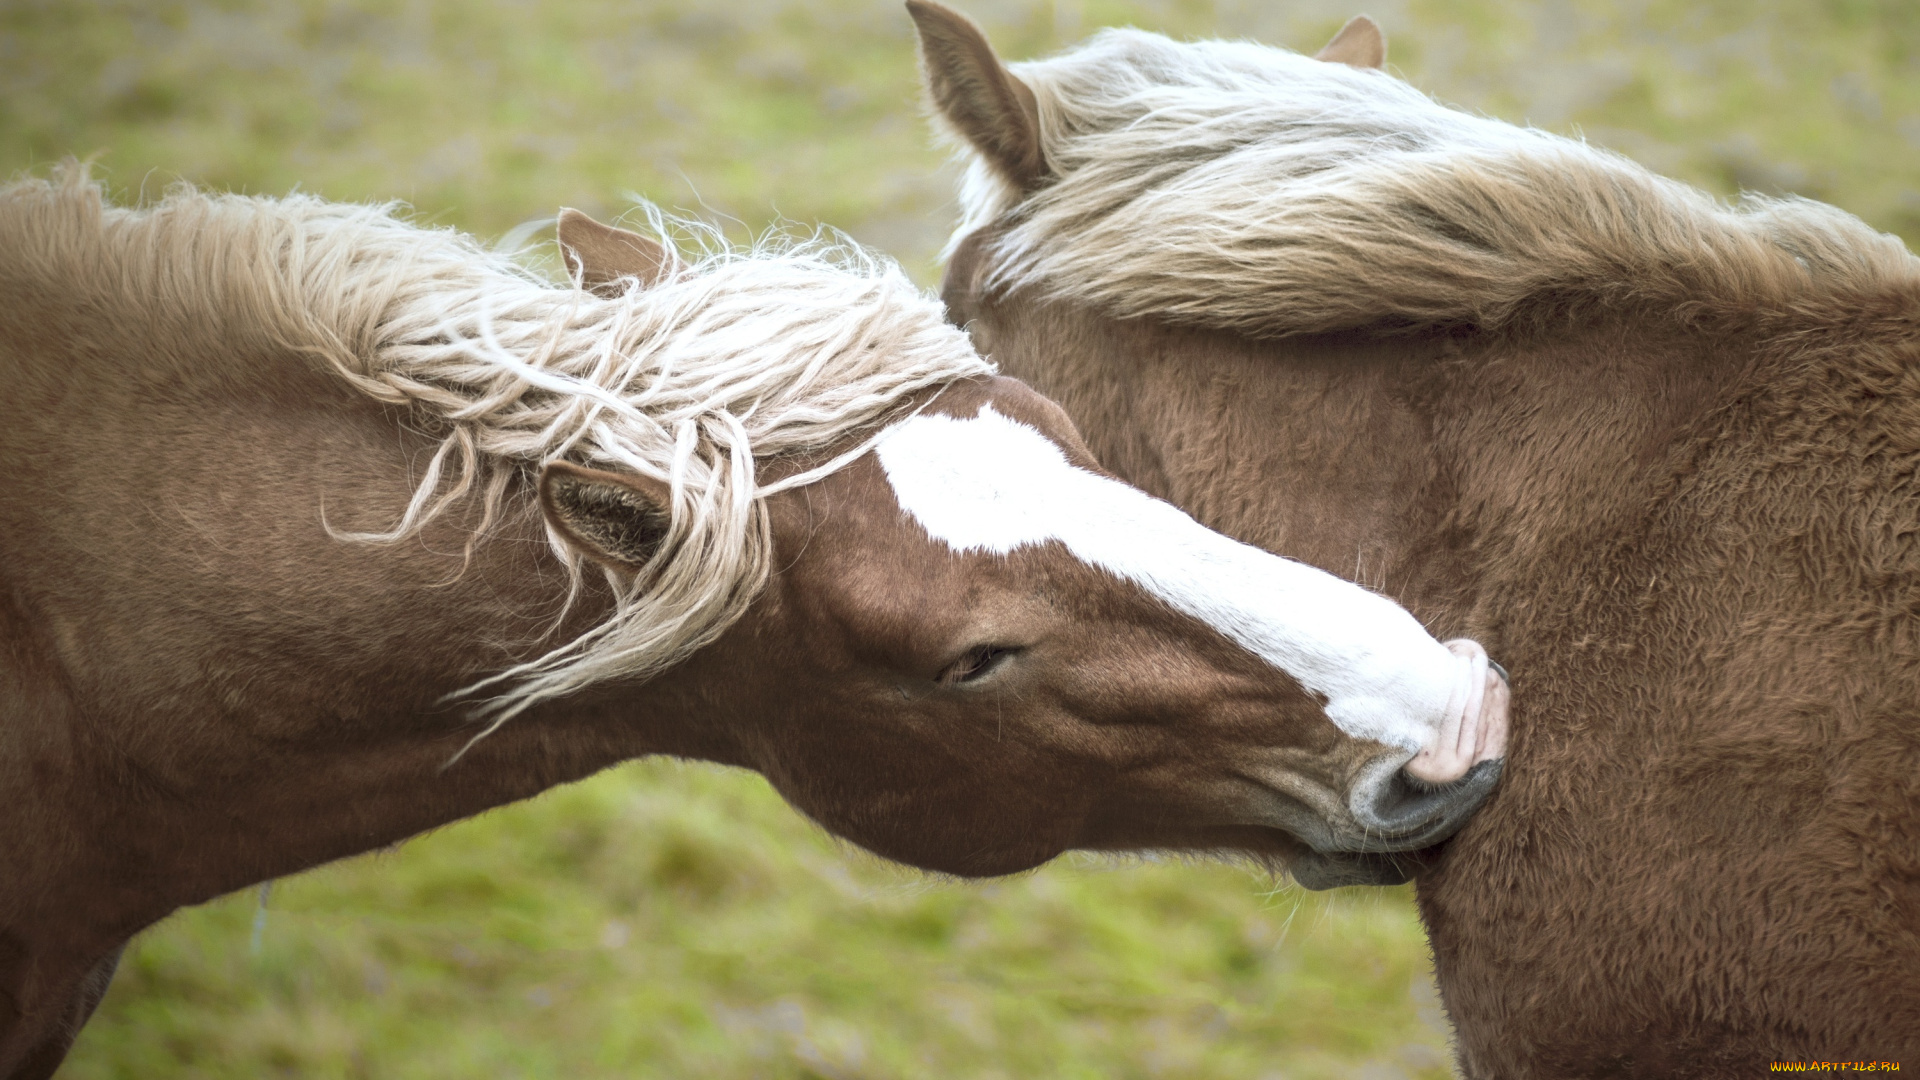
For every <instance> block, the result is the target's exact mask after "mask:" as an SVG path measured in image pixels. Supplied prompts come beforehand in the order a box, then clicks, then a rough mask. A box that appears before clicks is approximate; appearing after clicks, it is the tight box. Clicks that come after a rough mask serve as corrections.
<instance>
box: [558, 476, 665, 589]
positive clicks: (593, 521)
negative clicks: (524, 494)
mask: <svg viewBox="0 0 1920 1080" xmlns="http://www.w3.org/2000/svg"><path fill="white" fill-rule="evenodd" d="M670 498H671V496H670V493H669V491H668V490H667V486H666V485H665V484H662V483H660V482H659V481H657V480H654V479H652V478H650V477H645V476H633V475H628V474H626V473H614V472H605V471H603V470H600V469H589V468H586V467H585V466H581V465H575V464H573V463H572V462H570V461H549V462H547V465H546V467H545V468H543V469H541V470H540V510H541V512H542V513H543V514H544V515H545V516H546V519H547V524H548V526H550V527H551V528H552V529H554V531H556V532H558V533H559V534H560V535H562V536H564V537H566V538H567V542H568V543H570V544H572V545H573V546H574V547H576V548H578V549H579V550H580V551H581V552H583V553H585V554H586V555H587V556H588V557H590V558H592V559H593V560H594V561H595V562H598V563H601V564H603V565H606V566H611V567H613V568H615V569H619V570H632V569H634V568H635V567H638V566H642V565H645V563H646V562H647V560H649V559H651V558H653V556H654V553H655V552H657V551H659V550H660V544H661V542H662V541H664V540H666V538H667V530H668V528H669V527H670V526H671V525H672V523H673V517H672V515H671V513H670V512H669V511H668V510H667V507H668V506H669V505H671V502H670Z"/></svg>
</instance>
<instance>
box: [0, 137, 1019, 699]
mask: <svg viewBox="0 0 1920 1080" xmlns="http://www.w3.org/2000/svg"><path fill="white" fill-rule="evenodd" d="M643 209H644V210H645V212H646V213H647V214H648V215H649V216H650V220H651V222H652V224H653V226H654V229H655V231H656V233H658V234H660V235H661V238H662V239H663V240H667V241H668V242H671V240H670V237H669V236H668V234H669V233H670V232H671V231H673V230H674V229H675V228H676V227H678V228H679V229H680V230H681V231H683V232H684V228H685V226H686V223H684V222H679V223H676V222H670V221H668V220H667V219H665V218H663V217H662V216H661V215H660V214H659V213H658V212H657V211H654V210H653V208H651V207H646V208H643ZM396 215H397V207H396V206H394V205H391V204H389V205H379V206H366V205H349V204H339V203H330V202H326V201H323V200H321V199H317V198H312V197H308V196H298V195H296V196H292V197H288V198H284V199H269V198H254V197H246V196H239V195H209V194H203V193H201V192H198V191H195V190H192V189H190V188H186V187H181V188H177V189H175V190H174V191H172V192H170V193H169V194H168V195H167V196H166V197H165V198H164V199H162V200H160V201H159V202H157V203H155V204H153V205H151V206H147V207H144V208H122V207H115V206H111V205H108V204H107V202H106V200H105V199H104V197H103V196H102V193H101V191H100V188H99V187H98V185H97V184H95V183H93V182H92V181H91V180H90V179H89V178H88V177H87V175H86V170H85V169H84V168H81V167H74V166H68V167H67V168H65V169H63V170H61V172H60V173H59V174H58V175H56V177H55V178H54V179H53V180H52V181H48V180H41V179H27V180H21V181H17V182H14V183H12V184H10V185H7V186H5V187H0V247H4V248H5V249H6V250H7V251H8V253H9V254H8V257H9V259H11V260H18V261H19V262H20V263H21V264H22V265H23V267H24V269H26V270H27V271H29V272H32V273H35V274H37V275H39V277H40V278H41V279H42V280H44V281H47V282H49V283H52V284H53V285H55V286H56V287H60V288H63V289H65V290H67V291H69V292H70V294H71V295H85V296H91V297H95V298H97V299H98V301H99V303H97V304H96V305H94V310H96V311H100V312H107V313H112V314H113V315H114V316H115V317H117V318H120V319H124V320H128V321H137V323H138V324H139V325H141V326H146V327H151V328H153V330H154V334H155V335H156V336H163V335H172V336H174V337H179V336H180V335H191V336H194V337H195V339H196V340H198V341H203V342H204V341H206V340H207V339H208V338H209V337H215V338H217V339H218V340H220V341H223V342H226V343H229V344H233V343H238V342H242V341H244V342H246V343H248V344H264V345H267V346H270V347H273V348H277V349H280V350H284V351H287V352H290V353H295V354H304V355H307V356H310V357H313V358H315V359H317V360H318V361H320V362H323V363H325V364H327V365H329V366H330V367H331V368H332V369H333V370H334V371H336V372H338V373H339V375H340V377H341V378H343V379H345V380H346V381H347V382H348V383H350V384H351V385H352V386H354V387H356V388H358V389H359V390H361V391H362V392H364V393H365V394H366V395H367V396H368V397H370V398H373V399H375V400H378V401H381V402H385V403H387V404H389V405H394V406H399V407H403V408H407V409H410V410H412V411H413V412H414V413H416V414H417V415H418V416H419V418H420V419H421V420H422V421H423V423H424V426H426V427H427V429H428V430H431V431H435V432H438V433H444V438H443V440H442V442H441V444H440V448H439V450H438V452H437V453H436V454H435V455H434V457H433V459H432V463H431V465H430V466H429V467H428V469H427V470H426V472H425V475H424V476H423V478H422V479H421V480H420V483H419V485H418V487H417V489H416V490H415V493H414V496H413V499H412V502H411V504H410V505H409V506H408V508H407V510H406V513H405V515H404V516H403V517H402V518H401V520H400V521H398V522H396V523H395V525H394V527H393V529H392V530H391V531H389V532H385V533H378V534H345V535H344V536H343V538H345V539H352V540H359V541H363V542H376V543H379V542H394V541H398V540H400V539H403V538H406V537H409V536H412V535H414V534H415V533H417V532H418V531H419V530H420V529H421V528H422V527H423V526H424V525H425V524H426V523H427V522H428V521H430V520H432V519H434V518H435V517H436V516H438V515H439V514H441V513H442V512H444V511H446V510H447V509H448V508H449V507H451V506H453V505H454V504H456V503H457V502H459V501H461V500H463V499H465V498H468V497H469V496H472V495H476V494H477V495H479V497H481V498H482V499H483V500H484V507H485V509H484V514H483V521H482V523H481V525H480V526H479V529H478V533H477V534H476V538H477V535H478V534H484V532H485V531H486V530H487V528H488V526H489V524H490V523H491V522H492V521H493V520H495V518H496V516H497V513H498V511H499V510H500V506H501V501H502V499H503V497H504V495H505V493H506V490H507V486H508V484H509V482H510V480H511V479H512V477H513V476H514V474H515V473H521V474H531V473H532V472H534V471H536V470H537V469H538V468H539V466H540V465H541V464H542V463H544V462H547V461H552V460H555V459H559V458H565V459H568V460H571V461H576V462H581V463H584V464H590V465H594V466H598V467H602V468H608V469H613V470H618V471H627V472H632V473H640V474H644V475H647V476H651V477H654V478H655V479H658V480H661V481H664V482H666V483H668V484H670V485H671V487H672V490H673V507H672V527H671V531H670V533H669V535H668V538H667V541H666V543H665V544H663V545H662V548H661V550H660V552H659V554H657V555H656V556H655V558H654V559H653V560H652V562H650V563H649V564H648V565H647V566H646V567H644V568H642V569H641V570H640V572H639V573H638V575H637V576H635V577H633V578H632V579H631V580H624V579H620V580H614V579H611V578H610V580H611V581H612V584H613V585H614V588H615V592H616V596H617V607H616V610H615V612H614V614H613V615H612V616H611V617H610V618H609V619H608V620H606V621H605V622H604V623H602V624H601V625H599V626H597V627H595V628H594V629H592V630H590V631H589V632H587V633H586V634H584V635H582V636H581V637H580V638H578V639H577V640H575V641H573V642H571V643H569V644H567V645H565V646H563V647H561V648H559V649H556V650H554V651H553V652H551V653H549V654H548V655H546V656H543V657H541V658H539V659H537V660H534V661H532V662H530V663H526V664H523V665H520V666H519V667H516V668H513V669H511V670H509V671H507V672H504V673H502V674H501V675H498V676H495V677H494V678H492V679H489V680H487V681H486V682H484V683H482V684H480V686H483V687H484V686H488V685H499V684H504V686H505V689H504V691H503V692H502V694H501V696H499V697H496V698H493V699H492V700H490V701H488V702H486V703H485V704H484V705H483V707H482V713H483V714H485V715H489V716H491V717H492V718H493V721H494V723H495V725H497V724H498V723H500V722H502V721H504V720H505V719H507V718H508V717H510V716H512V715H514V714H515V713H517V712H519V711H521V710H523V709H525V708H526V707H527V706H529V705H532V704H534V703H535V702H538V701H541V700H544V699H547V698H552V697H556V696H559V695H562V694H566V693H569V692H572V691H574V690H578V689H580V688H581V687H583V686H586V685H588V684H590V683H593V682H596V681H599V680H601V679H605V678H608V677H611V676H615V675H621V676H630V675H639V676H643V677H644V676H647V675H651V674H654V673H657V672H659V671H660V670H662V669H664V668H666V667H668V666H670V665H672V664H673V663H675V662H677V661H679V660H681V659H683V658H684V657H686V656H687V655H688V654H689V653H691V652H693V651H694V650H696V649H698V648H700V647H701V646H702V645H704V644H706V643H708V642H710V641H712V640H713V639H714V638H715V637H717V636H718V635H719V634H720V633H721V632H722V631H724V630H725V629H726V628H727V627H728V626H729V625H731V624H732V623H733V622H734V621H735V620H736V619H738V618H739V617H740V616H741V615H742V614H743V613H744V612H745V611H746V609H747V607H748V605H749V604H750V603H751V601H752V600H753V598H754V597H755V596H756V595H757V594H758V593H759V591H760V589H761V587H762V586H763V585H764V584H765V582H766V580H767V578H768V575H769V565H770V555H771V550H770V549H771V537H770V534H769V532H768V525H767V516H766V509H765V506H764V502H763V500H764V499H765V497H766V496H768V495H769V494H772V493H773V492H774V491H776V490H783V489H786V488H790V487H796V486H800V485H803V484H807V483H812V482H814V481H816V480H819V479H820V478H822V477H824V476H826V475H829V474H830V473H832V472H834V471H835V470H837V469H839V468H841V467H843V466H845V465H846V464H848V463H849V462H851V461H852V460H853V459H854V458H855V457H857V456H858V455H859V454H860V453H862V452H864V451H865V450H866V449H867V441H865V440H863V441H862V443H861V444H860V445H858V446H856V447H855V448H854V449H852V450H850V451H848V452H846V453H842V454H840V455H839V456H837V457H836V458H834V459H833V460H831V461H828V462H826V463H825V464H822V465H819V466H818V467H815V468H813V469H811V470H809V471H806V472H804V473H801V474H799V475H795V476H792V477H789V478H787V479H785V480H782V481H780V482H779V483H778V484H775V485H762V484H760V483H759V482H758V481H757V480H756V459H766V458H771V457H775V456H779V455H788V454H796V453H818V452H820V451H822V450H824V449H825V448H827V447H829V446H831V445H833V444H835V443H838V442H840V441H842V440H844V439H847V438H849V437H851V436H854V435H858V434H861V433H864V432H868V431H873V432H875V433H877V429H878V427H879V425H880V424H882V423H883V422H884V421H886V420H887V419H889V418H890V417H892V416H894V415H895V414H896V413H897V412H898V411H899V410H900V409H901V408H902V407H903V404H904V402H905V400H906V399H907V398H908V397H909V396H910V395H913V394H915V393H916V392H918V391H920V390H922V389H925V388H929V387H933V386H938V385H941V384H944V383H947V382H950V381H953V380H955V379H960V378H965V377H968V376H975V375H981V374H986V373H989V372H990V371H991V368H990V367H989V365H987V364H986V362H985V361H983V360H981V359H980V358H979V356H978V355H977V354H975V353H974V351H973V350H972V348H971V347H970V345H969V344H968V342H967V339H966V337H965V335H963V334H962V333H961V332H960V331H958V330H956V329H954V328H953V327H951V326H949V325H948V324H947V323H946V321H945V318H944V314H943V311H942V309H941V306H940V304H939V302H938V301H937V300H935V299H933V298H931V297H929V296H926V295H924V294H923V293H921V292H920V290H919V289H917V288H916V287H915V286H914V285H913V284H912V283H911V282H909V281H908V280H907V278H906V277H905V275H903V274H902V273H901V272H900V270H899V268H898V267H897V266H896V265H895V264H894V263H893V262H891V261H889V260H887V259H885V258H883V257H881V256H878V255H875V254H872V253H870V252H868V251H865V250H863V249H860V248H858V247H855V246H854V245H852V244H850V243H847V242H842V241H838V240H832V239H821V238H818V237H816V238H814V239H812V240H808V241H799V242H793V241H778V240H776V241H768V242H763V243H762V244H760V245H759V246H757V247H755V248H752V249H734V248H729V247H727V246H725V245H724V243H721V242H718V241H717V240H715V239H713V238H712V236H711V234H709V237H708V239H709V243H707V244H706V247H707V249H708V250H707V253H706V255H705V256H704V257H703V258H701V259H700V260H699V261H697V262H695V263H694V264H693V265H692V266H691V267H690V268H689V269H688V270H687V271H685V272H683V273H681V274H679V275H678V276H677V277H676V278H675V279H673V280H672V281H669V282H665V283H662V284H659V285H656V286H653V287H649V288H644V289H643V288H640V287H639V286H638V283H637V282H635V283H631V284H630V286H629V287H628V288H627V289H626V290H625V291H624V292H622V293H621V294H620V295H618V296H613V297H611V298H603V297H600V296H596V295H594V294H593V293H590V292H587V291H585V290H583V289H581V288H580V287H579V286H578V283H577V282H575V283H570V284H565V285H559V284H555V283H553V282H550V281H548V280H545V279H543V278H542V277H540V276H539V275H538V274H537V273H535V272H533V271H532V270H530V269H528V268H527V267H526V266H524V265H522V264H520V263H518V262H516V261H515V260H513V259H512V258H510V257H508V256H504V255H500V254H496V253H493V252H490V251H487V250H485V249H483V248H482V247H481V246H480V245H479V244H477V243H476V242H475V241H474V240H473V239H471V238H469V237H467V236H463V235H461V234H459V233H456V232H454V231H452V230H450V229H426V228H421V227H418V226H415V225H412V224H409V223H408V222H406V221H403V220H401V219H400V218H399V217H398V216H396ZM336 535H342V534H336ZM549 540H550V542H551V543H552V544H553V547H554V551H555V554H556V555H557V556H559V557H560V558H561V559H562V560H563V561H564V562H565V564H566V566H567V567H568V568H569V572H570V574H571V576H572V581H573V587H574V591H575V592H576V593H577V590H578V588H579V585H580V583H581V580H582V577H581V575H582V573H583V571H584V569H585V566H586V564H585V562H584V559H583V557H582V555H581V553H579V552H577V551H573V550H570V549H569V548H568V546H567V545H566V543H565V542H564V540H562V539H561V538H560V537H559V536H557V535H553V534H552V533H549ZM474 689H478V687H476V688H474ZM488 730H491V728H489V729H488Z"/></svg>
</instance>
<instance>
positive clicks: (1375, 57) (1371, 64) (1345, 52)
mask: <svg viewBox="0 0 1920 1080" xmlns="http://www.w3.org/2000/svg"><path fill="white" fill-rule="evenodd" d="M1313 58H1314V59H1315V60H1325V61H1327V62H1328V63H1331V64H1346V65H1347V66H1348V67H1357V68H1377V67H1381V66H1383V65H1385V64H1386V62H1387V35H1385V34H1383V33H1381V32H1380V24H1379V23H1377V22H1374V21H1373V20H1372V19H1369V18H1367V17H1366V16H1365V15H1355V16H1354V17H1353V18H1351V19H1348V20H1347V25H1345V26H1343V27H1341V28H1340V32H1339V33H1337V34H1335V35H1333V40H1332V41H1329V42H1327V47H1326V48H1324V49H1321V50H1320V51H1319V52H1317V53H1314V54H1313Z"/></svg>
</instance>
